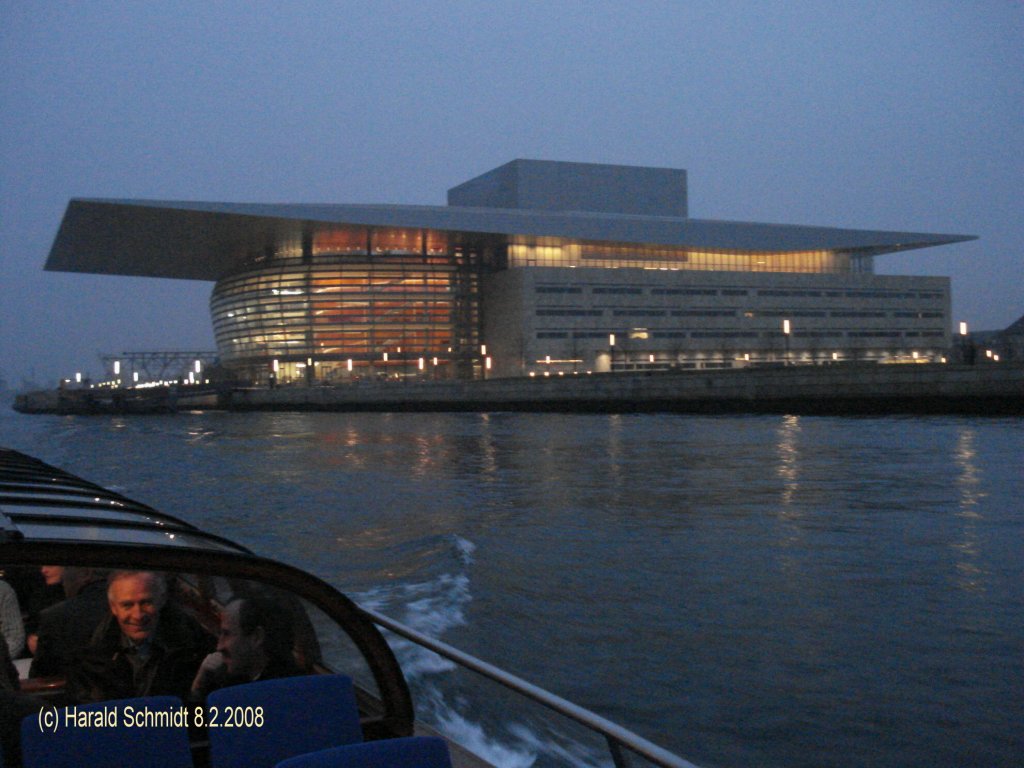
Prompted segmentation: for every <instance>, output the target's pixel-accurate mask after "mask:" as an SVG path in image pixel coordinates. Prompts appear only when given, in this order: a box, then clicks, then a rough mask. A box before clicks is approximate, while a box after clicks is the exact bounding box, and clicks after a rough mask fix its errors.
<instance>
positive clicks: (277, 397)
mask: <svg viewBox="0 0 1024 768" xmlns="http://www.w3.org/2000/svg"><path fill="white" fill-rule="evenodd" d="M221 407H224V408H229V409H232V410H318V411H321V410H322V411H329V410H338V411H499V410H500V411H565V412H604V413H613V412H620V413H627V412H659V411H661V412H677V413H793V414H875V413H948V414H994V415H999V414H1015V415H1024V365H1010V364H998V365H995V364H992V365H979V366H957V365H929V364H921V365H836V366H822V367H816V366H792V367H779V368H747V369H739V370H723V371H699V372H698V371H686V372H672V371H666V372H658V373H650V374H617V373H616V374H596V375H590V376H587V375H578V376H557V377H536V378H516V379H494V380H491V381H474V382H386V383H385V382H365V383H355V384H348V385H342V386H334V387H328V386H319V387H317V386H314V387H279V388H277V389H242V390H239V389H236V390H234V391H232V392H231V393H230V395H229V396H227V397H226V398H222V401H221Z"/></svg>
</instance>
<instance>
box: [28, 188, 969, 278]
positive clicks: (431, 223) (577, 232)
mask: <svg viewBox="0 0 1024 768" xmlns="http://www.w3.org/2000/svg"><path fill="white" fill-rule="evenodd" d="M346 224H347V225H359V226H370V227H403V228H418V229H436V230H445V231H448V232H461V233H467V234H470V235H487V234H490V235H499V236H508V235H525V236H536V237H560V238H567V239H572V240H585V241H597V242H616V243H632V244H650V245H665V246H673V247H679V248H693V249H707V250H719V251H757V252H765V251H767V252H772V251H779V252H786V251H815V250H829V251H850V252H858V253H875V254H878V253H889V252H893V251H902V250H908V249H912V248H925V247H929V246H934V245H946V244H949V243H956V242H962V241H965V240H973V239H975V238H974V236H971V235H945V234H929V233H923V232H883V231H872V230H856V229H836V228H831V227H806V226H793V225H782V224H756V223H750V222H736V221H712V220H707V219H691V218H679V217H671V216H639V215H626V214H614V213H593V212H586V211H545V210H528V209H512V208H471V207H458V206H412V205H307V204H260V203H211V202H182V201H158V200H98V199H74V200H72V201H71V202H70V203H69V204H68V207H67V210H66V211H65V213H64V218H63V220H62V222H61V226H60V230H59V231H58V233H57V237H56V240H55V241H54V244H53V248H52V249H51V251H50V255H49V258H48V259H47V261H46V269H48V270H52V271H60V272H92V273H99V274H113V275H137V276H144V277H174V278H182V279H187V280H217V279H218V278H220V277H221V276H223V275H225V274H229V273H231V272H233V271H235V270H236V269H238V268H239V267H241V266H242V265H243V263H244V262H245V260H246V259H247V257H249V255H250V254H252V253H253V252H259V251H262V250H263V249H265V248H266V247H267V246H268V245H269V244H272V243H276V242H280V241H282V240H286V239H289V238H296V237H298V236H300V234H301V233H302V232H303V231H308V230H312V231H314V232H315V231H317V230H321V229H330V228H332V227H336V226H339V225H346Z"/></svg>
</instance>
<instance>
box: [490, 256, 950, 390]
mask: <svg viewBox="0 0 1024 768" xmlns="http://www.w3.org/2000/svg"><path fill="white" fill-rule="evenodd" d="M483 304H484V306H485V307H490V309H489V310H488V312H487V315H486V316H485V318H484V336H485V338H486V339H488V340H489V350H491V351H492V353H493V355H494V360H495V368H494V375H495V376H515V375H524V374H529V373H534V374H537V375H543V374H545V373H556V374H557V373H574V372H576V373H579V372H586V371H600V370H603V369H605V367H606V366H607V365H609V364H610V365H611V366H612V367H613V368H615V369H616V370H624V369H629V370H651V369H655V370H657V369H666V368H673V367H675V368H680V367H682V368H706V367H722V366H726V367H733V366H742V365H746V364H748V363H749V364H763V363H777V362H787V361H788V362H801V363H809V362H819V363H820V362H832V361H833V360H837V361H856V360H876V361H891V360H898V359H906V360H909V359H912V358H913V356H914V354H915V353H916V354H917V355H918V357H919V359H921V360H931V361H936V362H937V361H940V360H941V358H942V357H944V356H946V355H947V354H948V351H949V347H950V336H949V329H950V325H951V320H950V316H949V314H950V284H949V279H948V278H944V277H909V276H892V275H873V274H802V273H774V272H772V273H769V272H764V273H762V272H704V271H686V270H678V271H671V270H640V269H586V268H580V269H570V268H557V267H555V268H552V267H545V268H530V267H526V268H518V269H510V270H507V271H505V272H502V273H498V274H496V275H493V276H490V277H488V278H487V279H486V280H485V283H484V302H483ZM784 319H788V320H789V321H790V329H791V333H790V335H789V337H788V338H787V337H786V336H785V335H784V333H783V320H784ZM612 334H614V336H615V342H616V343H615V345H614V347H613V346H612V345H611V344H610V336H611V335H612ZM652 355H653V356H654V360H653V361H652V360H651V359H650V357H651V356H652ZM748 357H749V360H748V359H747V358H748ZM548 358H550V359H551V361H552V362H548Z"/></svg>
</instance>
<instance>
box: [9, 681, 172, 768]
mask: <svg viewBox="0 0 1024 768" xmlns="http://www.w3.org/2000/svg"><path fill="white" fill-rule="evenodd" d="M181 710H182V702H181V699H179V698H177V697H176V696H147V697H143V698H137V699H119V700H116V701H101V702H97V703H95V704H82V705H79V706H77V707H65V708H63V709H56V708H50V707H48V708H45V709H43V710H42V712H41V713H39V714H33V715H29V716H27V717H25V718H23V719H22V721H21V755H22V765H23V766H24V768H77V767H78V766H82V765H88V766H90V768H123V766H126V765H145V766H147V768H192V752H191V750H190V749H189V740H188V730H187V729H186V728H184V727H181V726H174V725H168V726H162V725H158V724H156V723H157V722H159V721H158V720H152V719H146V720H143V719H142V717H141V714H142V713H144V712H148V713H155V714H162V713H165V712H166V713H169V714H174V713H179V714H180V713H181ZM165 717H166V715H165Z"/></svg>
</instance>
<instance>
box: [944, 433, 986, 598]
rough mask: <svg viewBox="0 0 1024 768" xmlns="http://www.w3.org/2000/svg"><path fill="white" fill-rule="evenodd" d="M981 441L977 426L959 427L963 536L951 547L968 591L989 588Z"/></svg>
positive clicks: (958, 484) (962, 584) (959, 512)
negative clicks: (982, 531) (981, 528)
mask: <svg viewBox="0 0 1024 768" xmlns="http://www.w3.org/2000/svg"><path fill="white" fill-rule="evenodd" d="M977 442H978V434H977V430H976V429H975V428H974V427H973V426H967V425H962V426H960V427H959V429H958V430H957V440H956V449H955V450H954V453H953V463H954V465H955V466H956V468H957V475H956V480H955V487H956V489H957V493H958V496H959V499H958V500H959V504H958V507H957V517H958V518H959V519H960V520H961V521H962V526H961V529H960V530H961V535H962V538H961V539H960V540H959V541H954V542H952V543H951V547H952V549H953V552H954V556H955V557H956V572H957V577H958V584H959V586H960V588H961V589H963V590H965V591H968V592H983V591H984V590H985V583H984V577H985V571H984V569H983V568H981V566H980V565H979V563H980V562H981V551H980V548H979V541H978V522H979V521H980V520H981V519H982V515H981V512H980V508H981V501H982V499H983V498H984V496H985V491H984V489H983V487H982V479H983V478H982V473H981V470H980V468H979V467H978V463H977V462H978V446H977Z"/></svg>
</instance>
